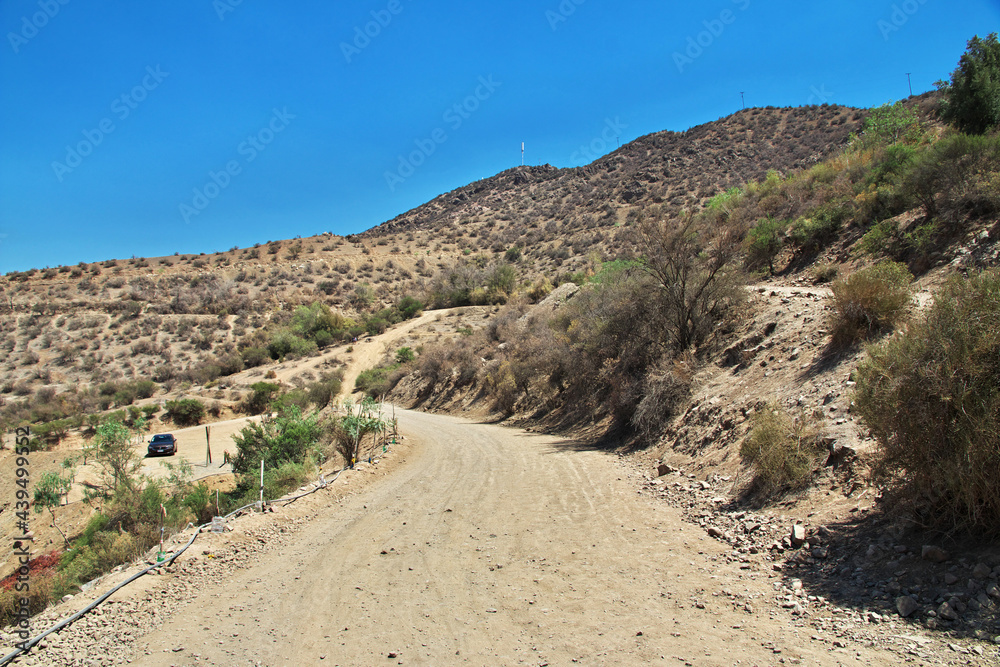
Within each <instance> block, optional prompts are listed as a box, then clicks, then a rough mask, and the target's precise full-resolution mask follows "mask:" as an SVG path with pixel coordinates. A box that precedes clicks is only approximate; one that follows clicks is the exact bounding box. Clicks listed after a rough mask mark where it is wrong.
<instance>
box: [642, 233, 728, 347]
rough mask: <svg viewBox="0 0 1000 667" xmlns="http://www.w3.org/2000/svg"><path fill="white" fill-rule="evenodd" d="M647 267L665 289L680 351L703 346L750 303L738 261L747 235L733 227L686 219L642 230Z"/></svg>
mask: <svg viewBox="0 0 1000 667" xmlns="http://www.w3.org/2000/svg"><path fill="white" fill-rule="evenodd" d="M637 229H638V235H639V244H640V248H641V249H642V251H643V255H644V257H643V261H642V264H641V267H642V269H643V270H644V271H646V272H647V273H648V274H649V275H650V276H652V277H653V278H654V279H655V280H656V282H657V283H658V284H659V288H660V289H659V296H660V298H661V299H662V302H663V306H664V307H665V310H666V320H667V324H668V327H669V330H668V332H667V333H668V336H669V337H670V338H671V339H672V342H673V344H674V346H675V347H676V349H677V350H685V349H687V348H689V347H691V346H697V345H700V344H701V343H702V342H704V341H705V339H707V338H708V336H709V334H710V333H711V332H712V330H713V329H714V328H715V325H716V324H717V323H718V322H719V321H720V320H721V319H723V317H724V316H725V315H726V313H727V312H728V311H730V309H731V308H732V307H733V306H734V305H735V304H736V303H738V302H739V301H741V300H742V299H743V298H744V294H743V292H744V290H743V289H742V284H741V283H740V282H739V280H738V279H737V273H736V267H735V261H736V259H737V257H738V256H739V253H740V251H741V249H742V242H743V239H742V234H741V233H740V231H739V230H738V229H736V228H735V226H734V225H731V224H729V222H728V221H722V220H721V219H719V220H711V221H710V220H709V219H708V218H704V217H696V216H693V215H691V214H688V213H685V214H684V215H683V216H682V217H681V218H680V219H668V218H656V219H654V218H644V219H642V220H640V222H639V225H638V228H637Z"/></svg>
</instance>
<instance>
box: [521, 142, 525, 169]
mask: <svg viewBox="0 0 1000 667" xmlns="http://www.w3.org/2000/svg"><path fill="white" fill-rule="evenodd" d="M521 166H522V167H523V166H524V142H523V141H522V142H521Z"/></svg>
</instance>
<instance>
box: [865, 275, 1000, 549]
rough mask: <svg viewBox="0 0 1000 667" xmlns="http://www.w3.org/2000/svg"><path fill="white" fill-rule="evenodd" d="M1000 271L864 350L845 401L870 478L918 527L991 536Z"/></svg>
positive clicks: (997, 509)
mask: <svg viewBox="0 0 1000 667" xmlns="http://www.w3.org/2000/svg"><path fill="white" fill-rule="evenodd" d="M998 377H1000V270H996V269H994V270H992V271H990V272H984V273H982V274H979V275H976V276H973V277H972V278H970V279H963V278H959V277H955V278H953V279H952V280H951V281H950V282H949V283H948V284H947V285H946V286H945V287H944V288H943V289H942V290H941V292H940V293H939V294H938V295H937V296H936V298H935V300H934V304H933V306H932V307H931V308H930V310H929V311H928V312H927V313H926V315H925V316H924V317H922V318H921V319H920V320H919V321H917V322H915V323H913V324H912V325H911V326H910V327H909V328H908V329H907V330H906V331H905V332H904V333H901V334H900V335H898V336H895V337H893V338H891V339H889V340H887V341H885V342H884V343H882V344H881V345H878V346H874V347H871V348H869V350H868V358H867V359H866V360H865V361H864V362H863V363H862V364H861V365H860V366H859V368H858V373H857V381H858V384H857V388H856V391H855V394H854V402H855V404H856V406H857V410H858V412H859V414H860V415H861V418H862V419H863V420H864V422H865V424H866V425H867V426H868V427H869V428H870V429H871V431H872V434H873V435H874V436H875V438H876V440H877V441H878V444H879V448H878V451H877V459H876V464H875V470H874V472H875V478H876V480H878V481H879V482H880V483H881V484H882V485H883V486H884V487H885V488H887V489H888V490H889V491H890V493H889V496H890V497H894V498H895V499H896V500H899V501H906V502H909V503H911V504H912V505H914V506H916V507H917V508H919V509H920V511H922V512H923V515H924V517H923V518H924V520H925V521H926V523H928V524H932V525H936V526H941V527H946V528H954V527H961V528H976V529H979V530H983V531H986V532H987V533H988V534H991V535H992V536H996V535H997V534H1000V494H998V492H997V490H998V489H1000V384H998V383H997V378H998Z"/></svg>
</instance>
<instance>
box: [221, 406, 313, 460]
mask: <svg viewBox="0 0 1000 667" xmlns="http://www.w3.org/2000/svg"><path fill="white" fill-rule="evenodd" d="M321 432H322V429H321V428H320V426H319V419H318V416H317V415H316V414H306V415H303V414H302V412H300V411H299V409H298V408H296V407H289V408H288V409H286V410H285V411H284V412H281V413H279V414H278V416H277V417H274V418H273V419H272V418H267V417H265V418H264V419H262V420H261V421H260V422H251V423H249V424H247V425H246V426H245V427H244V428H243V430H241V431H240V432H239V433H238V434H237V435H235V436H233V442H235V443H236V449H237V452H236V456H235V457H234V458H233V472H235V473H236V474H237V475H250V476H252V475H253V473H254V471H256V470H258V467H259V466H260V462H261V461H262V460H263V461H264V467H265V468H266V469H268V470H274V469H276V468H278V467H280V466H282V465H283V464H285V463H296V464H301V463H304V462H305V461H306V460H307V458H309V456H310V454H311V453H312V452H313V451H314V448H315V446H316V444H317V443H318V441H319V437H320V434H321Z"/></svg>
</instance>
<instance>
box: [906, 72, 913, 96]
mask: <svg viewBox="0 0 1000 667" xmlns="http://www.w3.org/2000/svg"><path fill="white" fill-rule="evenodd" d="M906 85H907V86H909V87H910V97H913V84H912V83H910V72H907V73H906Z"/></svg>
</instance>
